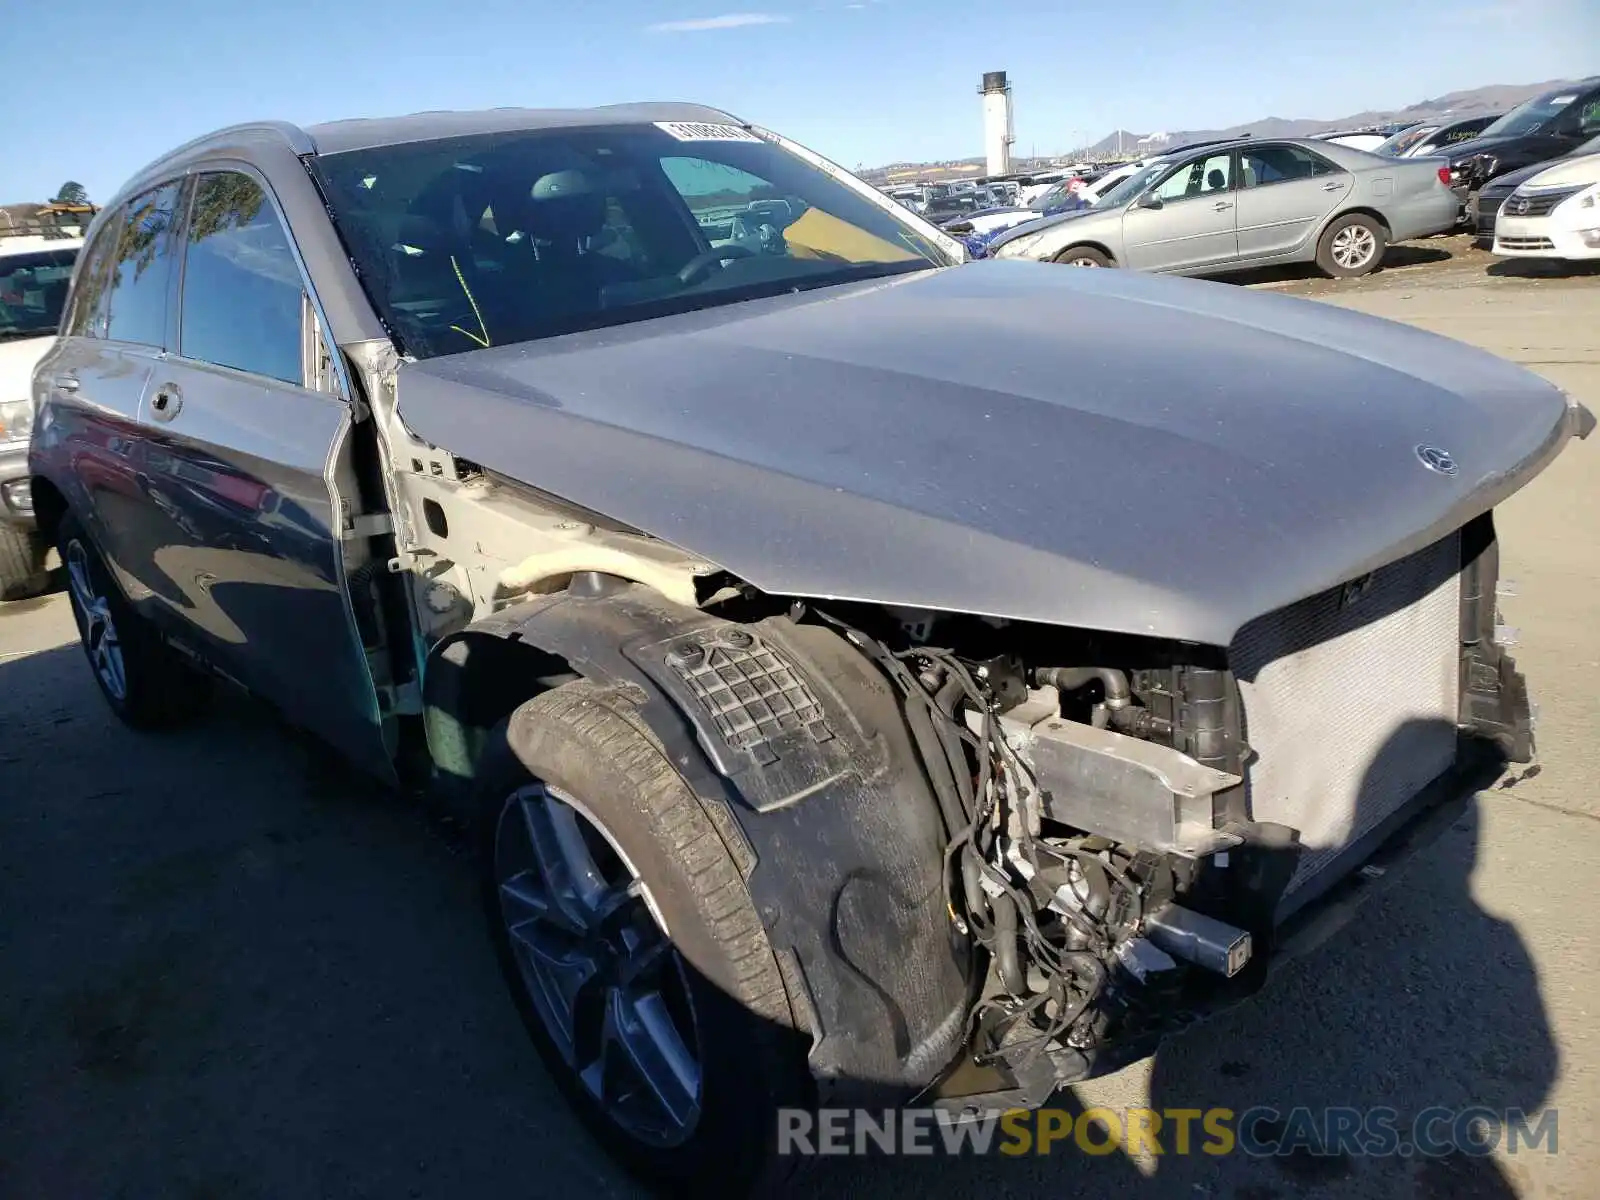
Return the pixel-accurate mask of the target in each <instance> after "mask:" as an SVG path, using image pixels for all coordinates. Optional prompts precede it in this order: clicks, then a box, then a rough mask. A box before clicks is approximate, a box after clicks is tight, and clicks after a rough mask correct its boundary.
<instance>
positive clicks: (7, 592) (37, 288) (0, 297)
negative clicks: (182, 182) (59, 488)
mask: <svg viewBox="0 0 1600 1200" xmlns="http://www.w3.org/2000/svg"><path fill="white" fill-rule="evenodd" d="M82 246H83V239H82V238H63V237H47V236H21V237H4V238H0V600H16V599H20V598H21V597H23V596H28V595H32V594H33V593H35V592H37V591H39V590H41V589H42V587H43V586H44V580H45V572H44V545H43V543H42V542H41V541H40V540H39V539H38V538H37V537H36V536H35V534H34V529H33V525H34V522H33V499H32V497H31V495H30V494H29V486H28V434H29V432H30V431H31V430H32V428H33V400H32V397H31V396H30V394H29V388H30V380H31V379H32V377H33V368H34V367H35V366H36V365H37V364H38V362H39V360H40V359H41V358H43V357H44V352H45V351H46V350H48V349H49V348H50V345H51V343H52V342H54V341H55V338H56V329H57V327H58V326H59V325H60V324H61V308H62V305H63V304H65V303H66V299H67V285H68V284H69V283H70V282H71V279H72V267H73V264H74V263H75V262H77V259H78V251H79V249H81V248H82Z"/></svg>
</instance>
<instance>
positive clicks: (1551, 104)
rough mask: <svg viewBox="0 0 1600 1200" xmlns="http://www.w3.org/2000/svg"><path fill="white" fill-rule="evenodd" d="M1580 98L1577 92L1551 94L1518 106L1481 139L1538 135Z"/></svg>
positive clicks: (1481, 134)
mask: <svg viewBox="0 0 1600 1200" xmlns="http://www.w3.org/2000/svg"><path fill="white" fill-rule="evenodd" d="M1577 98H1578V94H1577V93H1576V92H1551V93H1549V94H1548V95H1544V96H1538V97H1535V98H1534V99H1532V100H1526V101H1524V102H1523V103H1521V104H1519V105H1517V106H1516V107H1515V108H1513V109H1512V110H1511V111H1510V112H1508V113H1507V114H1506V115H1505V116H1503V117H1501V118H1500V119H1499V120H1498V121H1496V122H1495V123H1494V124H1492V125H1490V126H1489V127H1488V128H1487V129H1485V130H1484V131H1483V132H1482V133H1480V134H1479V135H1478V136H1479V137H1520V136H1522V135H1523V134H1527V133H1538V132H1539V130H1540V129H1541V128H1542V127H1543V126H1544V125H1545V123H1546V122H1548V121H1553V120H1555V119H1556V118H1557V117H1559V116H1560V115H1561V114H1562V113H1563V112H1564V111H1566V107H1567V105H1569V104H1571V103H1572V102H1573V101H1574V100H1576V99H1577Z"/></svg>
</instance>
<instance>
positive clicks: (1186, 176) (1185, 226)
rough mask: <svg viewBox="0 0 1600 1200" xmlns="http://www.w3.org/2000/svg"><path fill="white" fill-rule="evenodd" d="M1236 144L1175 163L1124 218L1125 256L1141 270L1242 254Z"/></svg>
mask: <svg viewBox="0 0 1600 1200" xmlns="http://www.w3.org/2000/svg"><path fill="white" fill-rule="evenodd" d="M1233 174H1234V159H1233V152H1232V151H1231V150H1223V151H1221V152H1219V153H1216V154H1207V155H1201V156H1200V157H1198V158H1192V159H1189V160H1188V161H1186V162H1184V163H1183V164H1182V165H1181V166H1178V167H1174V168H1173V169H1172V171H1171V172H1170V173H1169V174H1168V175H1167V176H1166V178H1164V179H1163V180H1162V181H1161V182H1160V183H1158V184H1157V185H1156V186H1155V187H1154V188H1153V189H1152V190H1151V191H1150V192H1147V193H1146V195H1147V196H1149V197H1152V198H1153V199H1154V200H1155V201H1156V202H1158V206H1157V207H1147V205H1146V203H1143V202H1138V201H1136V202H1135V203H1134V204H1132V205H1131V206H1130V207H1129V208H1128V210H1127V212H1126V213H1124V214H1123V218H1122V244H1123V257H1124V259H1125V260H1126V263H1127V265H1128V266H1130V267H1133V268H1135V269H1136V270H1141V271H1182V270H1198V269H1201V268H1205V267H1217V268H1221V267H1225V266H1227V265H1228V264H1229V263H1230V262H1232V261H1233V259H1234V258H1235V257H1236V256H1237V254H1238V245H1239V243H1238V238H1237V237H1236V235H1235V232H1234V218H1235V215H1236V214H1235V211H1234V192H1233Z"/></svg>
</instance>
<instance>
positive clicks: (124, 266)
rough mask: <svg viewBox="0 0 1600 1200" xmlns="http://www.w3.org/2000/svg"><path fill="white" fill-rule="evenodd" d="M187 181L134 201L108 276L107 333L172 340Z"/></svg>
mask: <svg viewBox="0 0 1600 1200" xmlns="http://www.w3.org/2000/svg"><path fill="white" fill-rule="evenodd" d="M182 191H183V184H182V183H181V182H177V181H174V182H172V183H168V184H163V185H162V186H161V187H158V188H155V189H153V190H151V191H148V192H146V193H144V195H142V196H135V197H134V198H133V199H132V200H130V201H128V208H127V215H126V217H125V219H124V220H123V222H122V232H121V236H120V237H119V238H118V240H117V257H116V260H115V261H114V262H113V263H112V265H111V273H110V276H109V278H108V279H107V281H106V286H107V289H108V291H109V292H110V312H109V314H108V315H107V318H106V334H105V335H106V337H108V338H110V339H112V340H113V341H118V342H137V343H139V344H141V345H145V346H165V345H166V344H167V297H168V296H169V295H170V294H171V291H172V273H171V272H172V263H173V253H172V250H173V247H172V227H173V224H174V223H175V221H176V219H177V213H178V196H179V195H180V194H181V193H182Z"/></svg>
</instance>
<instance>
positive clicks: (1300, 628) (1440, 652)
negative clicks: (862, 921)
mask: <svg viewBox="0 0 1600 1200" xmlns="http://www.w3.org/2000/svg"><path fill="white" fill-rule="evenodd" d="M1497 575H1498V556H1497V543H1496V541H1495V537H1494V529H1493V520H1492V516H1491V515H1489V514H1485V515H1483V516H1481V517H1479V518H1476V519H1474V520H1473V521H1471V522H1470V523H1469V524H1468V525H1466V526H1465V527H1463V528H1462V529H1460V530H1458V531H1456V532H1454V533H1452V534H1450V535H1448V536H1446V537H1444V538H1442V539H1440V540H1438V541H1436V542H1435V543H1433V544H1432V545H1429V546H1427V547H1425V548H1423V549H1422V550H1420V551H1417V552H1415V553H1413V554H1411V555H1409V556H1407V557H1405V558H1402V559H1400V560H1399V561H1396V562H1394V563H1391V564H1388V565H1387V566H1384V567H1382V568H1379V569H1378V570H1376V571H1373V572H1372V573H1371V574H1369V575H1367V576H1365V577H1362V578H1360V579H1356V580H1352V581H1350V582H1348V583H1345V584H1342V585H1340V586H1338V587H1335V588H1332V589H1329V590H1327V591H1325V592H1322V593H1319V594H1318V595H1315V596H1311V597H1308V598H1307V599H1305V600H1302V601H1300V602H1298V603H1295V604H1292V605H1289V606H1287V607H1285V608H1283V609H1280V610H1278V611H1275V612H1272V613H1268V614H1265V615H1264V616H1262V617H1260V618H1258V619H1256V620H1254V621H1252V622H1250V623H1248V624H1247V625H1246V626H1244V627H1243V628H1241V629H1240V630H1239V632H1238V634H1237V636H1236V637H1235V638H1234V639H1233V640H1232V642H1231V643H1230V644H1229V645H1228V646H1227V647H1219V648H1205V647H1196V646H1181V645H1176V644H1156V643H1147V644H1143V645H1141V644H1139V643H1138V642H1137V641H1135V640H1132V639H1099V640H1098V645H1096V644H1094V643H1092V642H1091V643H1086V644H1084V645H1083V647H1082V648H1083V649H1084V650H1085V651H1089V650H1094V651H1097V652H1099V653H1100V655H1101V657H1100V658H1098V659H1096V660H1094V661H1092V662H1091V661H1080V662H1075V663H1072V664H1069V665H1054V666H1046V665H1044V664H1043V662H1042V661H1041V660H1040V659H1039V658H1038V657H1037V656H1038V655H1040V654H1043V653H1047V652H1048V651H1047V645H1048V641H1047V639H1046V638H1045V637H1044V635H1043V634H1042V633H1040V632H1038V631H1030V632H1029V633H1028V634H1026V635H1019V638H1018V640H1017V641H1016V642H1015V643H1014V646H1013V649H1014V653H1009V654H1000V655H997V656H995V657H993V658H991V659H989V660H987V661H985V662H983V663H980V664H974V665H973V666H972V670H973V672H974V674H975V676H981V677H982V679H983V684H984V687H985V689H986V690H987V692H988V694H989V695H990V696H991V697H992V698H993V704H992V707H991V712H990V715H989V718H988V720H989V721H991V722H992V725H993V728H992V729H987V730H986V729H985V723H984V722H985V718H984V717H983V715H982V714H980V713H975V712H974V711H972V709H971V708H968V709H967V710H966V711H965V714H964V716H965V722H966V725H967V727H968V732H970V733H972V734H973V736H974V738H975V739H976V740H977V741H978V742H979V744H980V746H981V749H980V751H979V774H980V775H983V774H984V769H983V766H982V761H983V758H984V756H988V758H989V759H990V763H989V770H988V772H987V774H988V784H989V786H990V787H991V788H992V791H991V798H990V800H989V801H988V802H985V801H984V799H983V797H982V795H981V794H979V795H976V796H975V797H974V804H975V805H976V806H977V807H976V813H975V816H976V821H975V824H976V825H977V826H978V827H980V828H979V831H978V832H976V833H974V832H972V831H967V833H966V835H965V837H962V836H961V835H958V836H957V838H956V839H955V840H956V842H957V843H958V846H959V849H958V851H957V854H956V862H957V867H956V869H955V870H954V871H953V875H954V877H955V878H956V883H955V890H956V892H957V893H958V894H961V895H963V896H964V898H965V901H966V908H965V909H963V910H961V911H962V913H963V916H962V918H961V919H962V921H963V922H964V925H965V927H966V928H967V929H968V930H969V932H970V934H971V936H972V937H973V938H974V939H975V940H976V941H977V942H979V943H980V944H982V945H984V946H985V948H986V949H987V950H988V951H989V954H990V957H991V961H992V963H993V971H992V974H991V978H990V981H989V985H988V987H987V989H986V991H985V993H984V995H983V996H982V997H981V998H980V999H979V1001H978V1003H977V1007H976V1010H975V1013H974V1020H973V1026H972V1027H973V1029H974V1034H973V1037H972V1040H971V1042H970V1043H969V1045H968V1047H967V1053H966V1054H965V1055H963V1056H962V1058H961V1060H960V1061H959V1062H958V1063H957V1064H956V1066H955V1068H954V1069H953V1070H952V1071H951V1073H950V1074H949V1075H948V1076H947V1077H946V1078H945V1079H944V1080H943V1082H942V1083H941V1085H940V1088H939V1089H938V1101H937V1102H938V1103H939V1104H940V1105H943V1106H945V1107H948V1108H951V1109H954V1110H956V1111H961V1110H964V1109H980V1110H984V1109H992V1108H997V1107H1007V1106H1013V1105H1030V1104H1038V1103H1042V1102H1043V1101H1044V1100H1045V1099H1046V1098H1047V1097H1048V1095H1049V1094H1050V1092H1052V1091H1053V1090H1054V1089H1055V1088H1057V1087H1059V1086H1060V1085H1062V1084H1063V1083H1066V1082H1071V1081H1073V1080H1076V1079H1081V1078H1084V1077H1088V1076H1092V1075H1096V1074H1100V1073H1103V1072H1105V1071H1108V1070H1112V1069H1115V1068H1117V1067H1119V1066H1121V1065H1123V1064H1125V1063H1126V1062H1129V1061H1131V1060H1133V1059H1136V1058H1139V1057H1142V1056H1144V1055H1146V1054H1148V1053H1150V1052H1151V1051H1152V1050H1153V1049H1154V1048H1155V1046H1156V1045H1157V1044H1158V1043H1159V1042H1160V1040H1161V1039H1162V1038H1163V1037H1164V1036H1166V1035H1167V1034H1169V1033H1171V1032H1174V1031H1176V1030H1177V1029H1180V1028H1183V1027H1184V1026H1186V1025H1188V1024H1190V1023H1192V1022H1193V1021H1195V1020H1197V1019H1199V1018H1201V1017H1203V1016H1205V1015H1206V1014H1208V1013H1210V1012H1214V1011H1216V1010H1218V1009H1219V1008H1222V1007H1225V1006H1227V1005H1228V1004H1231V1003H1233V1002H1235V1001H1237V1000H1239V999H1241V998H1243V997H1244V996H1247V995H1248V994H1250V993H1251V992H1253V991H1254V990H1256V989H1257V988H1258V987H1259V986H1260V985H1261V984H1262V982H1263V981H1264V980H1265V978H1266V977H1267V973H1268V971H1269V969H1270V967H1271V965H1272V964H1273V963H1274V962H1275V961H1278V960H1280V959H1281V958H1283V957H1284V956H1285V955H1286V954H1288V953H1291V952H1292V951H1293V949H1294V948H1295V946H1296V944H1297V943H1299V942H1304V941H1305V940H1306V939H1307V938H1308V936H1309V935H1308V933H1307V930H1310V929H1315V930H1316V931H1317V932H1316V937H1317V938H1318V939H1319V940H1320V938H1321V937H1324V936H1326V933H1327V931H1328V928H1329V927H1330V924H1336V923H1337V921H1335V920H1333V918H1342V917H1343V916H1347V915H1348V913H1349V911H1350V910H1351V909H1352V908H1353V904H1352V903H1351V902H1352V900H1353V899H1355V898H1359V894H1360V892H1361V889H1362V888H1363V887H1364V886H1366V885H1371V884H1375V883H1376V882H1377V881H1379V880H1383V879H1385V878H1386V877H1388V876H1390V874H1391V872H1392V871H1394V870H1395V868H1397V867H1398V866H1399V865H1400V864H1401V862H1403V860H1404V859H1406V858H1408V857H1409V856H1410V854H1411V853H1413V852H1414V851H1415V850H1416V849H1417V848H1419V847H1420V846H1421V845H1423V844H1426V840H1428V839H1427V838H1426V837H1425V836H1424V834H1426V833H1431V831H1433V830H1434V829H1435V828H1436V827H1437V821H1438V814H1439V813H1440V812H1441V811H1449V812H1453V806H1452V805H1451V803H1450V802H1451V801H1452V800H1456V801H1459V800H1461V799H1462V798H1463V797H1464V796H1465V795H1467V794H1469V793H1470V790H1471V782H1472V781H1473V780H1474V779H1475V778H1476V773H1477V772H1480V771H1482V770H1483V769H1485V767H1486V766H1492V765H1494V764H1499V763H1503V762H1505V761H1507V760H1513V761H1528V760H1529V759H1530V758H1531V757H1532V753H1533V717H1532V711H1531V706H1530V704H1529V700H1528V692H1527V688H1526V685H1525V683H1524V681H1523V679H1522V676H1521V675H1520V674H1519V673H1518V672H1517V670H1516V667H1515V664H1514V662H1513V661H1512V660H1511V658H1510V657H1509V656H1508V655H1507V654H1506V653H1505V651H1504V649H1503V647H1502V646H1501V645H1500V644H1499V643H1498V642H1497V641H1496V605H1495V594H1496V582H1497ZM1030 656H1033V657H1032V659H1031V661H1030ZM902 657H905V658H906V659H907V660H908V661H910V662H912V663H914V664H917V665H919V666H921V667H922V668H923V678H924V679H925V680H927V681H929V682H931V683H933V684H934V685H935V686H945V687H954V685H953V684H950V683H948V680H947V681H946V683H945V684H939V683H938V680H939V679H940V678H941V677H942V676H941V672H943V671H946V670H948V671H951V672H954V668H953V667H950V666H948V665H943V666H942V665H941V659H940V658H939V657H938V656H937V655H934V656H931V657H929V658H928V659H927V660H925V661H924V660H922V659H920V658H919V657H918V656H917V654H916V653H915V652H911V653H909V655H905V654H903V655H902ZM963 872H964V878H963Z"/></svg>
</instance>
